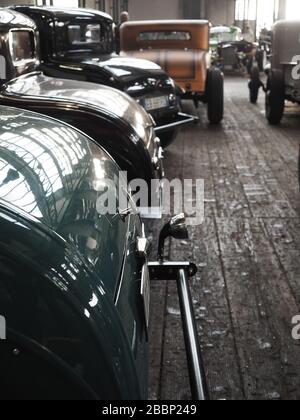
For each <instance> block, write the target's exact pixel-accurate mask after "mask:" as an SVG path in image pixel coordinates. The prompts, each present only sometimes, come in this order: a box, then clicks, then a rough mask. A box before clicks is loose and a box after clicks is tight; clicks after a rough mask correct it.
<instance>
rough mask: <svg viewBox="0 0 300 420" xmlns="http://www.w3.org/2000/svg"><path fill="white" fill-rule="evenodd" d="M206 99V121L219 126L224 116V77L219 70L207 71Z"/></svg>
mask: <svg viewBox="0 0 300 420" xmlns="http://www.w3.org/2000/svg"><path fill="white" fill-rule="evenodd" d="M206 98H207V116H208V120H209V122H210V123H211V124H219V123H220V122H221V121H222V119H223V116H224V77H223V74H222V73H221V71H220V70H219V69H210V70H208V75H207V83H206Z"/></svg>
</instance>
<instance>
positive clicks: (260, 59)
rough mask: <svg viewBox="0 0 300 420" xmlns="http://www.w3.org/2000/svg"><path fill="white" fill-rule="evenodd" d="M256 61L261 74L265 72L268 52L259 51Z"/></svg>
mask: <svg viewBox="0 0 300 420" xmlns="http://www.w3.org/2000/svg"><path fill="white" fill-rule="evenodd" d="M256 61H257V64H258V68H259V71H260V72H263V71H264V67H265V62H266V52H265V51H264V50H258V51H257V53H256Z"/></svg>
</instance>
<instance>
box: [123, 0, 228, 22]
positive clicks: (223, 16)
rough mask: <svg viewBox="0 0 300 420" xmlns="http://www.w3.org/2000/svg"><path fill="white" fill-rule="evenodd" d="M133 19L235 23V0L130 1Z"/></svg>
mask: <svg viewBox="0 0 300 420" xmlns="http://www.w3.org/2000/svg"><path fill="white" fill-rule="evenodd" d="M129 12H130V15H131V18H132V19H182V18H194V19H199V18H201V17H202V18H208V19H209V20H210V21H211V22H212V23H213V24H215V25H217V24H227V25H231V24H232V23H233V22H234V17H235V16H234V14H235V13H234V12H235V1H234V0H129Z"/></svg>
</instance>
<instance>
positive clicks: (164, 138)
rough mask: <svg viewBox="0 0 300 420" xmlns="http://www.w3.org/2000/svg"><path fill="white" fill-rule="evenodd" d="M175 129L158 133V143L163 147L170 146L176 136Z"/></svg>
mask: <svg viewBox="0 0 300 420" xmlns="http://www.w3.org/2000/svg"><path fill="white" fill-rule="evenodd" d="M176 132H177V130H171V131H166V132H164V133H161V134H159V138H160V144H161V146H162V148H163V149H166V148H167V147H168V146H170V145H171V144H172V143H173V141H174V140H175V138H176Z"/></svg>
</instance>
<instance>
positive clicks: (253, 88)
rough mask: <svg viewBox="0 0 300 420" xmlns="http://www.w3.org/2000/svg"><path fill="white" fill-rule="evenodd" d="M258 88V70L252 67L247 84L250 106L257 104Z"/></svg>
mask: <svg viewBox="0 0 300 420" xmlns="http://www.w3.org/2000/svg"><path fill="white" fill-rule="evenodd" d="M260 86H261V82H260V77H259V68H258V67H257V66H254V67H253V68H252V71H251V80H250V83H249V90H250V102H251V103H252V104H256V103H257V100H258V94H259V89H260Z"/></svg>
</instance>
